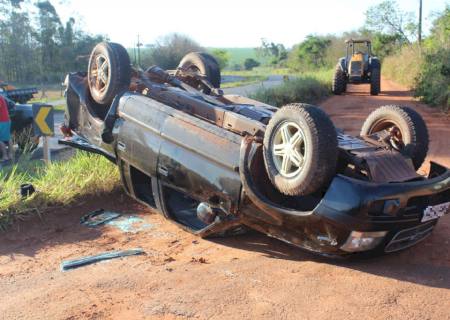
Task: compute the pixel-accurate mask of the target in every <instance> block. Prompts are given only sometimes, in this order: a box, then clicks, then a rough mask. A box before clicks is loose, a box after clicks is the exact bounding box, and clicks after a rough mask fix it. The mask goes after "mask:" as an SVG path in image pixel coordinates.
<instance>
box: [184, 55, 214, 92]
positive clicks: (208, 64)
mask: <svg viewBox="0 0 450 320" xmlns="http://www.w3.org/2000/svg"><path fill="white" fill-rule="evenodd" d="M178 68H180V69H184V70H188V71H191V72H194V73H198V74H199V75H204V76H206V79H207V80H208V81H209V82H210V83H211V84H212V86H213V87H214V88H220V80H221V75H220V67H219V63H218V62H217V60H216V58H214V57H213V56H212V55H210V54H208V53H205V52H191V53H188V54H187V55H185V56H184V57H183V59H181V62H180V64H179V65H178Z"/></svg>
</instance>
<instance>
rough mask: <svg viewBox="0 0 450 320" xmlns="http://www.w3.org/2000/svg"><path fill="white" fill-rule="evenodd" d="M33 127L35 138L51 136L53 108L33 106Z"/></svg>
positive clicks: (41, 105) (40, 105)
mask: <svg viewBox="0 0 450 320" xmlns="http://www.w3.org/2000/svg"><path fill="white" fill-rule="evenodd" d="M32 108H33V120H34V121H33V127H34V134H35V135H37V136H53V131H54V120H53V106H49V105H43V104H33V107H32Z"/></svg>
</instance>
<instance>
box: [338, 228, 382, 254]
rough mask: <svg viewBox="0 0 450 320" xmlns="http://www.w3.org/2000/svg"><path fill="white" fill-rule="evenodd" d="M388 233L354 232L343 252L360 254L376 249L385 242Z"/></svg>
mask: <svg viewBox="0 0 450 320" xmlns="http://www.w3.org/2000/svg"><path fill="white" fill-rule="evenodd" d="M386 234H387V231H375V232H358V231H352V233H351V234H350V236H349V237H348V239H347V241H346V242H345V243H344V245H343V246H342V247H341V250H344V251H347V252H359V251H367V250H371V249H374V248H375V247H376V246H378V245H379V244H380V243H381V241H383V239H384V237H385V236H386Z"/></svg>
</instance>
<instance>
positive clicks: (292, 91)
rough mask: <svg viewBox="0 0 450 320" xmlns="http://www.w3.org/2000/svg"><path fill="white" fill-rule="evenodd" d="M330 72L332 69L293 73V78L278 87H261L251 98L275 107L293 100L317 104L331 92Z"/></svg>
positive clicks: (331, 72)
mask: <svg viewBox="0 0 450 320" xmlns="http://www.w3.org/2000/svg"><path fill="white" fill-rule="evenodd" d="M332 74H333V71H332V70H322V71H317V72H307V73H302V74H293V75H294V76H295V79H291V80H288V81H285V82H284V83H283V84H282V85H280V86H278V87H274V88H268V89H265V88H262V89H260V90H258V91H257V92H255V93H254V94H252V95H251V98H253V99H255V100H258V101H262V102H265V103H267V104H270V105H273V106H277V107H281V106H283V105H285V104H288V103H293V102H304V103H311V104H317V103H319V102H320V101H322V100H323V99H325V98H326V97H328V96H329V95H330V94H331V90H330V89H331V78H332Z"/></svg>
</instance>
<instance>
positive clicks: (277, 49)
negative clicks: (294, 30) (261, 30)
mask: <svg viewBox="0 0 450 320" xmlns="http://www.w3.org/2000/svg"><path fill="white" fill-rule="evenodd" d="M255 50H256V54H257V55H258V56H261V57H267V58H269V63H270V64H273V65H276V64H280V63H282V62H283V61H285V60H286V59H287V57H288V53H287V50H286V48H285V47H284V45H283V44H281V43H274V42H269V41H267V40H266V39H261V46H260V47H258V48H256V49H255Z"/></svg>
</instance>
